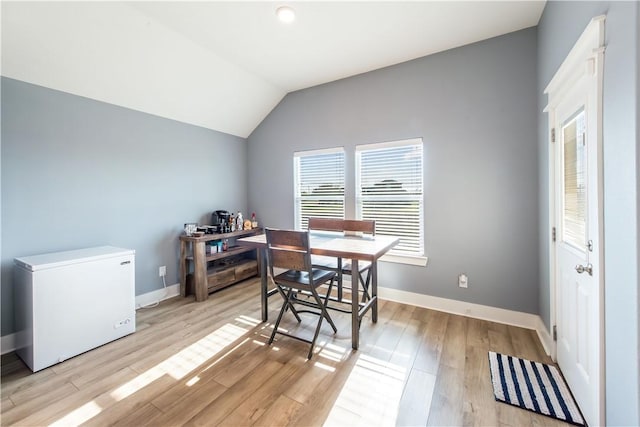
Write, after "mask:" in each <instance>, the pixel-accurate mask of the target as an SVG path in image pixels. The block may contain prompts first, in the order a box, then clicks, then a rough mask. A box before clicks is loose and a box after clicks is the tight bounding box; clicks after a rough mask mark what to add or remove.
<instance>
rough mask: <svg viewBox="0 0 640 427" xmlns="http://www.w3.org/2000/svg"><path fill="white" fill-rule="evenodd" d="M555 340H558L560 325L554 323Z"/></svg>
mask: <svg viewBox="0 0 640 427" xmlns="http://www.w3.org/2000/svg"><path fill="white" fill-rule="evenodd" d="M553 340H554V341H558V326H556V325H553Z"/></svg>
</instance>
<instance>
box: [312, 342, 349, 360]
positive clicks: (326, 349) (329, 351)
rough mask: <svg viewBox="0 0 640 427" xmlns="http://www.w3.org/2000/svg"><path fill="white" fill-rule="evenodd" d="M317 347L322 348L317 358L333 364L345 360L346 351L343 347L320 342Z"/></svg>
mask: <svg viewBox="0 0 640 427" xmlns="http://www.w3.org/2000/svg"><path fill="white" fill-rule="evenodd" d="M319 345H320V346H321V347H322V349H321V350H320V351H319V352H318V356H319V357H323V358H325V359H329V360H332V361H334V362H340V361H342V360H344V359H345V358H346V355H347V349H346V348H344V347H341V346H339V345H335V344H332V343H328V342H321V343H320V344H319Z"/></svg>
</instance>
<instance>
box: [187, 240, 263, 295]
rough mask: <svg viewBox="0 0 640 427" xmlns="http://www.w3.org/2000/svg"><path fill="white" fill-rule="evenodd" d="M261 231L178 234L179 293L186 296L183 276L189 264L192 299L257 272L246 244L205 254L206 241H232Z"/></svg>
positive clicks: (251, 250)
mask: <svg viewBox="0 0 640 427" xmlns="http://www.w3.org/2000/svg"><path fill="white" fill-rule="evenodd" d="M256 234H262V229H261V228H252V229H251V230H241V231H234V232H231V233H215V234H205V235H204V236H201V237H195V236H186V235H183V236H180V295H182V296H186V295H187V276H188V275H189V274H190V270H191V266H193V293H194V294H195V298H196V301H205V300H206V299H207V297H208V296H209V293H210V292H214V291H217V290H219V289H222V288H224V287H227V286H230V285H233V284H234V283H237V282H239V281H241V280H244V279H247V278H249V277H253V276H256V275H257V274H258V261H257V258H258V257H257V256H256V251H255V249H253V248H248V247H246V246H230V247H229V248H228V249H227V250H226V251H224V252H218V253H213V254H207V253H206V245H207V242H211V241H217V240H227V239H228V240H231V241H233V240H235V239H237V238H240V237H247V236H254V235H256Z"/></svg>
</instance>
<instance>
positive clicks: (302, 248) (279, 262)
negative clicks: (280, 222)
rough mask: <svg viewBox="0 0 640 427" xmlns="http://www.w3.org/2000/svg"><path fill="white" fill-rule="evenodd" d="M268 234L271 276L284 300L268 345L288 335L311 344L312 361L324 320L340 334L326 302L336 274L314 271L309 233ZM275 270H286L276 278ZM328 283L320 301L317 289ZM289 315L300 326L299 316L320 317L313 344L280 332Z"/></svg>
mask: <svg viewBox="0 0 640 427" xmlns="http://www.w3.org/2000/svg"><path fill="white" fill-rule="evenodd" d="M265 234H266V237H267V263H268V267H269V272H270V274H271V277H272V278H273V281H274V283H275V285H276V288H277V289H278V292H279V293H280V295H281V296H282V298H283V299H284V303H283V304H282V308H281V309H280V314H279V315H278V319H277V320H276V323H275V325H274V326H273V332H272V333H271V337H270V338H269V345H271V343H273V340H274V338H275V336H276V334H281V335H286V336H288V337H291V338H294V339H297V340H300V341H304V342H307V343H310V344H311V348H310V349H309V354H308V356H307V358H308V359H311V356H312V355H313V349H314V346H315V343H316V339H317V338H318V334H319V333H320V327H321V326H322V321H323V319H327V322H329V324H330V325H331V327H332V328H333V332H334V333H335V332H338V329H337V328H336V325H335V323H333V320H332V319H331V316H329V313H328V312H327V302H328V299H329V296H330V294H331V289H332V286H333V281H334V279H335V276H336V273H335V272H333V271H328V270H322V269H316V268H312V266H311V251H310V246H309V232H307V231H293V230H275V229H270V228H266V229H265ZM274 269H284V270H286V271H284V272H282V273H279V274H276V272H275V271H274ZM326 283H328V288H327V293H326V295H324V298H321V296H320V294H318V288H319V287H321V286H322V285H324V284H326ZM307 297H310V298H307ZM296 305H302V306H305V307H309V308H314V309H315V310H306V309H303V310H300V309H298V308H296ZM286 311H291V313H292V314H293V315H294V316H295V317H296V319H297V320H298V322H301V318H300V313H311V314H314V315H317V316H318V317H319V318H318V323H317V325H316V330H315V333H314V335H313V339H312V340H308V339H305V338H303V337H300V336H296V335H292V334H289V333H286V332H284V331H279V330H278V327H279V325H280V321H281V320H282V317H283V316H284V313H285V312H286Z"/></svg>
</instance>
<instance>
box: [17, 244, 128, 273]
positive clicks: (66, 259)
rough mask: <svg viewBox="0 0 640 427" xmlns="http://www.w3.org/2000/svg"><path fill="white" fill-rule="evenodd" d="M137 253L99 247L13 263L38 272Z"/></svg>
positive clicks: (35, 257) (29, 257) (38, 256)
mask: <svg viewBox="0 0 640 427" xmlns="http://www.w3.org/2000/svg"><path fill="white" fill-rule="evenodd" d="M135 253H136V251H135V250H133V249H124V248H116V247H114V246H97V247H94V248H84V249H77V250H73V251H64V252H52V253H48V254H40V255H32V256H26V257H20V258H14V260H13V261H14V263H15V264H16V265H18V266H20V267H22V268H25V269H27V270H30V271H38V270H46V269H49V268H57V267H62V266H65V265H71V264H77V263H81V262H89V261H97V260H101V259H107V258H113V257H119V256H123V255H135Z"/></svg>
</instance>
